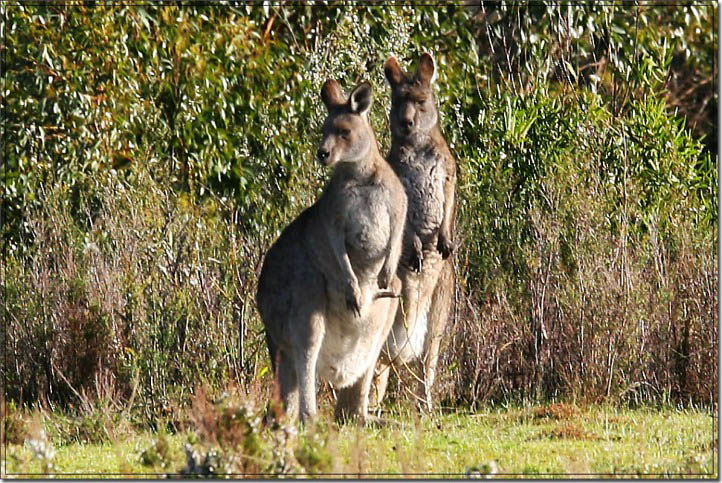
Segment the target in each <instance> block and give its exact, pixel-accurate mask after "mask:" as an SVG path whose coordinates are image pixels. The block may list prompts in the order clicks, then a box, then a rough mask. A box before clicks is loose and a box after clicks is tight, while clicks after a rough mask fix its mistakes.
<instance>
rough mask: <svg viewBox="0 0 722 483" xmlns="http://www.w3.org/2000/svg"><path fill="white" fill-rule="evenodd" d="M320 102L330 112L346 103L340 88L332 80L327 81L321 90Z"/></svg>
mask: <svg viewBox="0 0 722 483" xmlns="http://www.w3.org/2000/svg"><path fill="white" fill-rule="evenodd" d="M321 100H322V101H323V103H324V104H326V107H327V108H328V110H329V111H330V110H331V109H333V108H335V107H338V106H341V105H343V104H345V103H346V99H345V97H344V95H343V91H342V90H341V86H340V85H339V83H338V82H336V81H335V80H333V79H328V80H327V81H326V82H325V83H324V84H323V88H321Z"/></svg>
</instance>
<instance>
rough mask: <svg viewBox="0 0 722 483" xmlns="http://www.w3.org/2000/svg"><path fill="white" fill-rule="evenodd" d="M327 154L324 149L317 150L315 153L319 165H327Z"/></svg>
mask: <svg viewBox="0 0 722 483" xmlns="http://www.w3.org/2000/svg"><path fill="white" fill-rule="evenodd" d="M329 154H330V153H329V152H328V150H327V149H326V148H319V149H318V152H317V153H316V157H317V158H318V160H319V161H321V163H323V164H324V165H325V164H327V163H328V156H329Z"/></svg>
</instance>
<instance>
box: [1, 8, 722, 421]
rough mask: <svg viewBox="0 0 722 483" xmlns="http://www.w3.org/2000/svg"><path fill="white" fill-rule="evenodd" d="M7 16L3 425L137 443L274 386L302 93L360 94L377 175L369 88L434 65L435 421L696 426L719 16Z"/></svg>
mask: <svg viewBox="0 0 722 483" xmlns="http://www.w3.org/2000/svg"><path fill="white" fill-rule="evenodd" d="M2 13H3V16H4V18H6V19H7V21H6V22H5V23H4V24H3V29H4V30H3V32H4V34H5V36H6V39H7V49H6V50H7V52H6V54H7V55H6V56H4V59H3V62H4V64H3V67H4V70H3V72H6V90H7V92H8V95H6V96H4V97H3V107H4V109H3V116H4V117H3V123H0V126H1V129H2V134H3V139H4V141H5V146H6V147H7V149H6V151H7V152H6V158H7V159H5V162H4V163H3V165H2V166H0V171H1V172H2V178H3V189H4V192H3V194H4V196H3V200H2V209H3V213H4V214H5V215H6V216H4V217H3V224H2V237H3V243H4V244H5V247H6V249H7V250H6V253H7V259H6V263H5V264H3V267H2V275H3V280H4V286H5V290H6V299H5V302H6V303H5V305H4V309H3V310H4V312H3V315H4V317H5V320H6V321H7V324H6V325H4V326H3V329H2V330H3V336H4V337H5V340H6V341H7V357H6V363H5V365H4V366H3V369H2V370H3V375H4V377H5V381H6V386H5V387H6V391H7V397H8V399H9V400H12V401H17V402H24V403H31V402H35V401H38V400H47V401H50V402H52V403H56V402H57V403H61V404H63V405H64V406H65V407H68V408H70V406H77V407H79V408H80V410H81V411H84V410H87V411H88V412H90V413H92V412H93V410H92V409H91V408H92V407H93V404H90V403H85V402H84V401H93V400H96V401H104V404H106V403H107V404H108V405H109V407H111V408H113V410H120V409H123V408H127V407H129V406H130V407H133V408H135V409H136V411H134V414H135V415H136V416H137V417H138V418H139V420H140V421H146V422H148V421H155V420H156V419H157V418H168V419H172V418H174V417H176V416H177V415H176V414H175V412H176V409H177V406H178V405H185V404H188V403H189V401H190V399H189V397H190V388H192V387H195V386H196V385H197V384H199V383H200V384H205V385H207V386H208V387H210V388H212V389H214V390H216V389H218V388H220V387H224V386H226V385H227V384H229V383H231V382H233V383H238V384H241V385H246V386H247V385H249V384H251V383H252V382H255V383H259V381H261V382H263V381H265V383H267V384H266V385H267V386H270V374H269V367H270V361H268V358H267V355H266V349H265V347H264V340H263V331H262V325H261V323H260V321H259V320H258V317H257V316H256V312H255V311H254V309H253V307H254V302H253V297H252V295H253V293H254V290H255V283H256V277H257V274H258V272H259V270H260V263H261V260H262V256H263V254H264V253H265V252H266V250H267V249H268V247H269V246H270V244H271V243H272V241H273V240H274V239H275V237H276V236H277V235H278V234H279V233H280V229H281V228H282V227H283V226H285V225H286V224H287V223H288V222H289V221H290V220H291V219H292V218H293V217H294V216H295V215H296V214H297V213H299V212H300V211H301V210H302V209H303V208H304V207H306V206H308V205H309V204H310V203H311V202H312V201H313V200H314V199H315V198H316V197H317V196H318V193H319V190H320V188H321V186H322V185H323V182H324V179H325V177H326V173H324V172H322V171H321V170H320V169H318V168H317V167H316V166H315V165H314V163H313V162H312V159H313V153H314V152H315V144H316V142H317V140H318V134H317V133H318V127H319V123H320V121H321V119H322V117H323V115H324V108H323V106H322V105H321V103H320V102H319V95H318V93H319V90H320V87H321V85H322V83H323V81H324V80H325V79H326V78H327V77H334V78H338V79H340V81H341V82H342V84H343V85H344V87H345V88H346V90H347V91H348V90H350V89H351V88H352V87H353V85H354V84H356V83H357V82H359V81H361V80H363V79H367V80H369V81H370V82H371V83H372V84H373V86H374V89H375V92H376V96H375V99H376V102H375V103H374V106H373V108H372V112H371V123H372V125H373V126H374V127H375V128H376V131H377V133H378V139H379V142H380V144H381V146H382V148H383V149H386V148H387V147H388V145H389V135H388V121H387V112H388V108H389V96H388V88H387V87H386V85H385V81H384V78H383V73H382V69H381V65H382V64H383V61H384V60H385V59H386V57H387V56H388V55H391V54H394V55H396V56H397V57H398V58H399V60H400V61H401V62H402V64H403V65H404V66H407V67H408V68H412V65H413V64H414V62H415V61H416V59H417V58H418V53H419V52H421V51H424V50H428V51H431V52H433V53H434V54H435V58H436V61H437V64H438V71H439V72H438V74H439V77H438V81H437V90H436V94H437V100H438V103H439V106H440V109H441V114H442V116H441V120H442V127H443V130H444V132H445V134H446V136H447V138H448V140H449V142H450V144H451V146H452V148H453V149H454V150H455V151H456V154H457V157H458V160H459V170H460V173H459V185H458V188H457V191H458V196H459V214H458V224H457V226H458V238H459V240H460V241H461V244H460V249H459V250H458V253H457V255H456V264H457V274H458V278H459V287H458V297H457V299H458V301H459V303H458V304H457V308H456V313H455V317H454V321H453V324H452V326H451V327H452V329H451V333H450V337H449V338H448V340H447V341H446V342H447V348H446V351H445V352H444V354H443V357H442V368H441V369H442V370H441V373H440V377H439V391H440V393H441V394H440V396H441V397H442V398H443V399H445V400H447V401H449V402H453V403H463V404H472V405H474V404H480V403H483V402H485V401H487V400H493V401H496V400H522V399H526V398H532V399H545V398H566V397H568V398H572V399H589V400H599V399H611V400H619V401H626V402H675V403H685V404H686V403H690V402H691V403H695V404H696V403H704V404H712V403H714V402H716V398H717V396H716V390H714V381H715V375H716V373H717V365H716V364H717V360H716V358H715V357H712V355H713V354H714V351H715V348H716V343H717V337H718V334H717V305H716V299H715V297H714V287H716V283H717V277H718V273H717V271H716V265H715V263H714V253H715V252H714V247H715V246H716V243H717V242H718V239H717V232H716V230H714V229H713V227H714V226H715V225H716V222H717V184H716V181H717V179H716V164H717V159H716V157H714V156H713V155H712V154H711V151H710V149H713V146H715V145H716V144H715V143H716V131H715V130H714V129H711V128H710V126H713V124H714V122H712V124H710V122H709V119H710V116H711V114H710V112H712V111H713V110H715V109H716V102H717V101H716V97H715V95H714V92H713V91H714V89H713V86H712V83H711V82H703V81H704V79H707V78H710V76H713V74H714V72H716V71H715V70H714V69H715V68H716V67H714V65H715V64H714V62H712V61H709V59H714V56H715V55H716V54H715V49H714V45H713V43H712V42H711V39H713V38H714V25H715V23H714V22H708V20H709V19H710V18H711V17H712V16H713V14H715V13H716V12H715V11H714V9H713V8H712V7H709V6H701V5H685V6H682V5H680V6H674V7H659V6H646V5H645V6H635V7H629V6H620V5H616V6H615V5H603V6H602V5H591V4H590V5H577V6H573V5H549V6H540V5H516V4H505V3H503V2H502V3H498V2H493V5H492V3H486V2H484V3H482V4H481V5H480V6H470V5H469V6H461V5H454V4H448V5H446V4H445V5H443V6H436V7H411V6H374V7H363V8H362V7H350V6H333V7H332V6H328V5H325V4H323V5H313V6H311V5H308V6H304V7H291V6H261V5H259V6H252V5H247V4H236V3H235V2H229V4H228V5H217V6H199V5H196V4H195V3H194V2H189V3H187V4H184V5H183V6H176V5H163V6H160V5H137V6H128V5H119V6H95V7H88V6H85V5H37V6H32V5H5V4H3V5H2ZM700 59H701V60H700ZM705 59H706V60H705ZM708 61H709V62H708ZM686 79H702V81H700V82H699V83H697V84H695V85H694V89H692V90H690V86H689V82H688V81H687V80H686ZM681 106H684V109H683V110H682V111H680V112H677V111H675V110H674V109H675V108H676V107H681ZM715 112H716V111H715ZM685 113H686V114H688V116H687V117H685V116H683V115H681V114H685ZM691 129H694V131H691ZM702 134H706V135H707V138H706V139H705V140H704V142H705V143H707V144H702V142H701V141H700V136H701V135H702ZM123 410H125V409H123Z"/></svg>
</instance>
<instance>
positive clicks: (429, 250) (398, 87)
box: [375, 53, 456, 411]
mask: <svg viewBox="0 0 722 483" xmlns="http://www.w3.org/2000/svg"><path fill="white" fill-rule="evenodd" d="M384 73H385V75H386V78H387V80H388V82H389V84H390V85H391V113H390V124H391V149H390V152H389V155H388V158H387V159H388V161H389V163H390V164H391V166H392V168H393V169H394V171H395V172H396V174H397V175H398V176H399V178H400V179H401V182H402V183H403V185H404V188H405V190H406V195H407V197H408V211H407V216H406V225H405V233H404V242H403V254H402V261H401V264H400V267H399V277H400V278H401V281H402V284H403V288H402V298H401V305H400V310H399V311H398V312H397V315H396V319H395V322H394V325H393V328H392V329H391V333H390V334H389V337H388V339H387V341H386V344H385V345H384V348H383V350H382V353H381V356H380V359H379V364H378V370H377V374H376V381H375V382H376V403H377V404H380V403H381V401H382V399H383V396H384V393H385V392H386V386H387V383H388V377H389V371H390V369H391V367H392V366H394V367H397V368H398V367H401V366H404V365H407V364H411V365H412V366H413V367H412V370H413V372H414V375H415V376H416V379H417V380H418V381H419V382H420V384H419V385H417V388H418V389H417V391H416V393H417V394H416V395H417V398H418V399H419V401H420V402H421V408H422V409H428V410H429V411H430V410H431V409H432V401H431V388H432V385H433V383H434V378H435V376H436V365H437V361H438V358H439V346H440V343H441V337H442V332H443V329H444V327H445V325H446V323H447V321H448V318H449V313H450V310H451V307H452V303H453V300H454V283H455V280H454V265H453V259H452V258H450V255H451V253H452V251H453V250H454V243H453V232H454V217H455V213H456V197H455V186H456V160H455V159H454V156H453V154H452V153H451V150H450V149H449V146H448V145H447V143H446V141H445V140H444V137H443V135H442V133H441V128H440V125H439V114H438V111H437V109H436V105H435V101H434V96H433V92H432V85H433V82H434V79H435V74H436V70H435V66H434V60H433V58H432V57H431V55H429V54H427V53H424V54H421V57H420V59H419V63H418V67H417V70H416V73H415V74H414V75H413V76H410V75H408V74H407V73H405V72H404V71H402V70H401V67H400V66H399V63H398V62H397V61H396V59H395V58H394V57H390V58H389V59H388V60H387V61H386V63H385V64H384ZM419 393H420V394H419Z"/></svg>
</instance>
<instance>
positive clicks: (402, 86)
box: [384, 53, 439, 138]
mask: <svg viewBox="0 0 722 483" xmlns="http://www.w3.org/2000/svg"><path fill="white" fill-rule="evenodd" d="M384 74H386V79H387V80H388V81H389V84H390V85H391V119H390V121H391V133H392V134H393V135H394V136H395V137H398V138H412V137H415V136H416V135H419V134H427V133H428V132H429V131H430V130H431V128H432V127H434V125H435V124H436V122H437V121H438V119H439V114H438V112H437V110H436V105H435V104H434V95H433V92H432V85H433V83H434V80H435V79H436V68H435V66H434V59H433V57H431V55H429V54H427V53H423V54H421V57H419V65H418V66H417V67H416V73H415V74H414V75H413V76H410V75H408V74H407V73H406V72H404V71H403V70H401V67H400V66H399V63H398V61H397V60H396V59H395V58H394V57H389V59H388V60H387V61H386V63H385V64H384Z"/></svg>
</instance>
